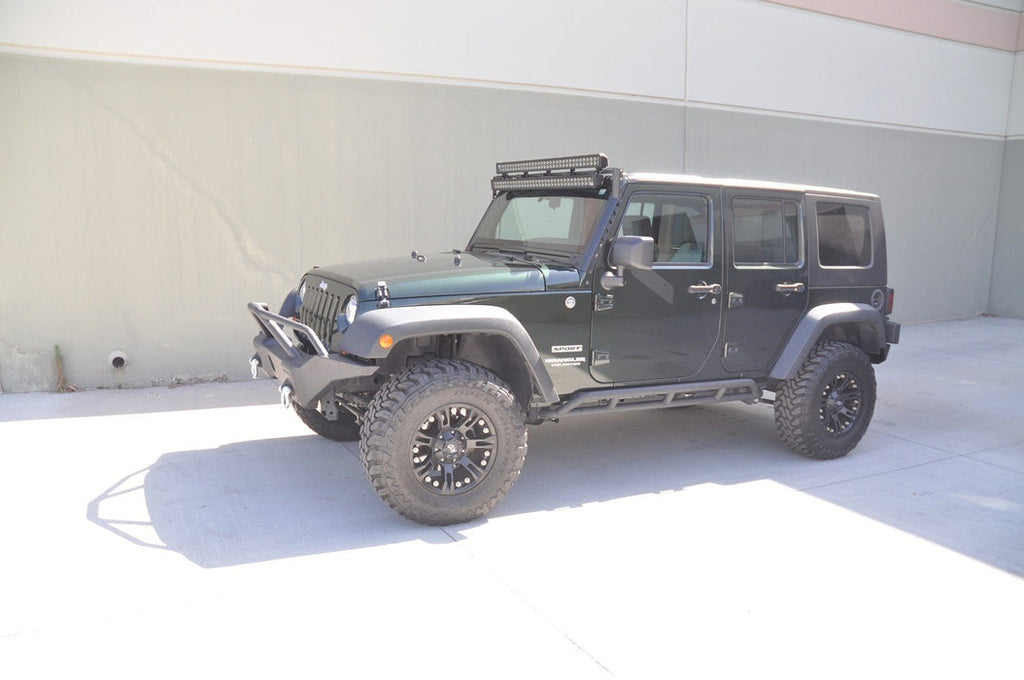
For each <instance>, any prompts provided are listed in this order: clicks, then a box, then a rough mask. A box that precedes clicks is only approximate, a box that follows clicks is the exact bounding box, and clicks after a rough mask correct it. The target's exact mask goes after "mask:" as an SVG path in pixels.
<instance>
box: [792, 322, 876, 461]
mask: <svg viewBox="0 0 1024 680" xmlns="http://www.w3.org/2000/svg"><path fill="white" fill-rule="evenodd" d="M875 389H876V388H875V371H874V368H873V367H872V366H871V361H870V360H869V359H868V357H867V355H866V354H864V352H862V351H861V350H860V348H858V347H856V346H854V345H851V344H849V343H845V342H839V341H836V340H828V341H824V342H820V343H818V344H817V345H815V347H814V349H813V350H811V353H810V354H809V355H808V357H807V359H806V361H804V364H803V366H801V367H800V371H799V372H798V373H797V375H796V377H794V378H792V379H791V380H787V381H786V382H785V383H783V385H782V387H781V389H780V390H779V391H778V392H777V393H776V399H775V426H776V428H777V429H778V431H779V436H780V437H782V441H784V442H785V443H786V445H787V446H789V448H791V449H793V450H794V451H796V452H797V453H799V454H801V455H803V456H807V457H808V458H818V459H822V460H829V459H833V458H840V457H842V456H845V455H846V454H847V453H849V452H850V451H851V450H852V449H853V447H855V446H856V445H857V443H858V442H859V441H860V439H861V437H863V436H864V432H865V431H866V430H867V428H868V424H869V423H870V422H871V416H872V414H873V413H874V410H875Z"/></svg>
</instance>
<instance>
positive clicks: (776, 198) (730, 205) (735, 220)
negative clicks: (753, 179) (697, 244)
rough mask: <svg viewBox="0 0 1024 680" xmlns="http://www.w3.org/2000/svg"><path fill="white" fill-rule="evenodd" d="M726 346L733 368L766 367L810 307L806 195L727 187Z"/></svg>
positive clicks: (741, 370) (732, 370)
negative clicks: (805, 216)
mask: <svg viewBox="0 0 1024 680" xmlns="http://www.w3.org/2000/svg"><path fill="white" fill-rule="evenodd" d="M725 231H726V249H727V251H728V252H727V256H728V268H727V272H726V290H725V297H724V301H723V302H724V305H725V346H724V348H723V356H722V365H723V367H724V368H725V370H726V371H728V372H730V373H748V372H751V373H757V372H762V371H765V370H766V369H767V368H768V367H769V366H771V365H772V363H773V362H774V361H775V358H776V357H777V356H778V355H779V353H780V352H781V351H782V347H783V344H784V343H785V341H786V339H787V338H788V337H789V335H790V333H791V332H792V330H793V328H794V327H795V326H796V324H797V323H798V322H799V321H800V318H801V317H802V316H803V313H804V310H805V309H806V308H807V299H808V293H807V256H806V252H807V244H806V237H805V228H804V216H803V196H802V195H801V194H799V193H790V192H767V191H754V190H743V189H730V190H727V191H726V192H725Z"/></svg>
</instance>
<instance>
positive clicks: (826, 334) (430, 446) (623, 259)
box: [249, 154, 900, 524]
mask: <svg viewBox="0 0 1024 680" xmlns="http://www.w3.org/2000/svg"><path fill="white" fill-rule="evenodd" d="M491 189H492V191H493V200H492V202H491V204H490V207H489V208H488V209H487V211H486V212H485V213H484V216H483V219H482V220H481V221H480V224H479V226H478V227H477V229H476V232H475V233H474V234H473V236H472V238H470V240H469V244H468V245H467V246H466V247H465V248H464V249H462V250H453V251H450V252H442V253H425V254H421V253H417V252H415V251H414V252H413V253H412V255H411V257H404V258H397V259H387V260H377V261H363V262H354V263H350V264H346V265H341V266H331V267H314V268H313V269H312V270H310V271H309V272H308V273H307V274H306V275H305V276H304V277H303V278H302V280H301V282H300V284H299V287H298V289H296V290H295V291H293V292H291V293H290V294H289V295H288V296H287V298H286V299H285V301H284V304H283V306H282V307H281V309H280V311H279V312H278V313H276V314H275V313H273V312H271V311H269V309H268V307H267V305H266V304H263V303H255V302H254V303H250V304H249V311H250V312H251V313H252V315H253V317H255V319H256V323H257V324H258V325H259V328H260V333H259V335H257V336H256V338H255V340H254V344H255V347H256V354H255V355H254V356H253V357H252V359H251V361H250V364H251V368H252V373H253V377H256V376H257V375H258V373H259V371H260V370H262V371H263V372H265V373H266V374H267V375H270V376H272V377H274V378H276V379H277V380H279V381H280V384H281V386H280V390H281V398H282V402H283V404H284V405H285V406H286V407H287V406H292V407H294V409H295V411H296V412H297V413H298V415H299V417H300V418H301V419H302V420H303V422H305V423H306V424H307V425H308V426H309V427H310V428H311V429H312V430H313V431H314V432H316V433H318V434H320V435H323V436H324V437H328V438H331V439H336V440H341V441H345V440H356V439H358V440H359V441H360V451H361V452H362V459H363V464H364V465H365V467H366V473H367V475H368V476H369V478H370V481H371V483H372V484H373V486H374V488H375V489H376V490H377V492H378V493H379V494H380V496H381V497H382V498H383V499H384V500H385V501H386V502H387V503H388V505H390V506H391V507H392V508H394V509H395V510H397V511H398V512H400V513H401V514H403V515H405V516H406V517H409V518H411V519H413V520H416V521H418V522H423V523H428V524H452V523H457V522H465V521H467V520H470V519H473V518H475V517H478V516H480V515H482V514H484V513H486V512H487V511H489V510H490V509H491V508H492V507H494V505H495V504H496V503H498V501H499V500H501V498H502V497H503V496H504V495H505V494H506V493H507V492H508V490H509V488H510V487H511V486H512V483H513V482H514V481H515V480H516V478H517V477H518V476H519V473H520V470H521V469H522V467H523V463H524V461H525V459H526V425H527V424H536V423H541V422H543V421H546V420H557V419H559V418H567V417H569V416H576V415H584V414H590V413H609V412H617V411H626V410H632V409H650V408H671V407H676V406H685V405H689V404H707V403H714V402H725V401H743V402H747V403H751V404H753V403H756V402H769V403H771V402H774V406H775V421H776V424H777V426H778V431H779V434H780V435H781V437H782V439H783V441H785V443H786V444H787V445H788V446H789V447H790V448H792V449H793V450H794V451H796V452H797V453H800V454H803V455H805V456H810V457H812V458H837V457H839V456H842V455H844V454H846V453H847V452H849V451H850V450H851V449H852V448H853V447H854V446H855V445H856V444H857V442H858V441H859V440H860V438H861V436H863V434H864V431H865V430H866V429H867V426H868V423H869V421H870V420H871V415H872V412H873V410H874V405H875V377H874V369H873V367H872V364H874V363H880V362H882V361H885V358H886V356H887V354H888V353H889V347H890V344H891V343H896V342H898V341H899V331H900V326H899V324H897V323H894V322H892V321H890V320H889V314H890V313H891V312H892V305H893V291H892V290H891V289H889V288H888V287H886V262H885V231H884V228H883V223H882V210H881V205H880V203H879V199H878V197H877V196H875V195H872V194H864V193H858V192H853V191H841V190H835V189H823V188H816V187H805V186H794V185H789V184H775V183H769V182H747V181H737V180H714V179H705V178H701V177H692V176H679V175H655V174H632V173H626V172H623V171H622V170H620V169H618V168H610V167H608V159H607V157H606V156H604V155H603V154H594V155H583V156H571V157H561V158H546V159H538V160H529V161H513V162H506V163H498V164H497V175H496V176H495V177H494V178H493V179H492V180H491ZM766 392H768V393H771V395H766Z"/></svg>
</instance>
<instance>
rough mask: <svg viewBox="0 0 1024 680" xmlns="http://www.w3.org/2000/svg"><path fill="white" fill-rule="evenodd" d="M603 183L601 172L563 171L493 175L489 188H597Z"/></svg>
mask: <svg viewBox="0 0 1024 680" xmlns="http://www.w3.org/2000/svg"><path fill="white" fill-rule="evenodd" d="M603 184H604V178H603V177H602V176H601V173H598V172H587V173H579V174H577V173H572V174H569V173H564V174H561V175H525V176H522V177H500V176H499V177H495V178H494V179H492V180H491V190H492V191H494V192H498V191H513V190H515V191H529V190H530V189H598V188H600V187H601V186H602V185H603Z"/></svg>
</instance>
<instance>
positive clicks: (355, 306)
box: [344, 295, 359, 326]
mask: <svg viewBox="0 0 1024 680" xmlns="http://www.w3.org/2000/svg"><path fill="white" fill-rule="evenodd" d="M344 311H345V321H348V323H349V325H350V326H351V325H352V322H353V321H355V320H356V312H357V311H359V301H358V300H356V296H355V295H349V296H348V299H347V300H345V308H344Z"/></svg>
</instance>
